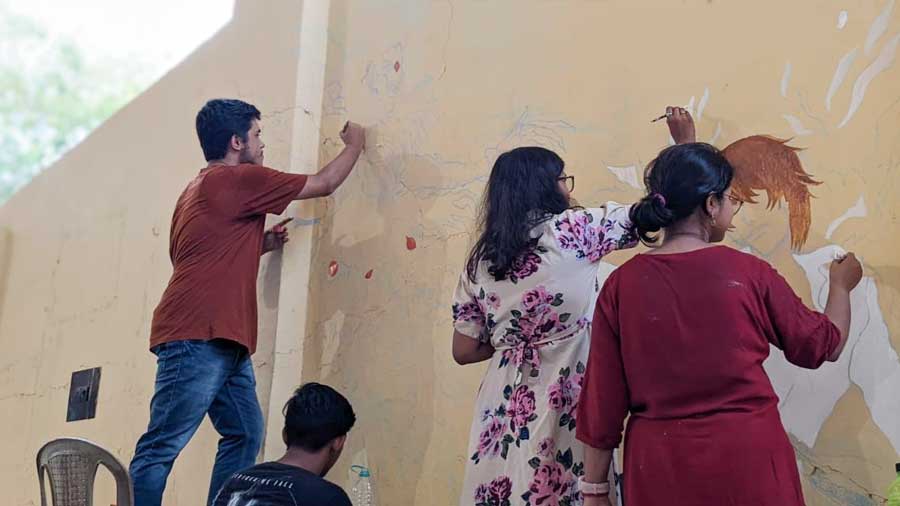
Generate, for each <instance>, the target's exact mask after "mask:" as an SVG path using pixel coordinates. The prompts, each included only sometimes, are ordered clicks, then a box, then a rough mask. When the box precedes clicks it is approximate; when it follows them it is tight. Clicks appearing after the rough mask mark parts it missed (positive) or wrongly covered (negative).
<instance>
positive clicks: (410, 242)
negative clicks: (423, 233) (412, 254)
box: [406, 236, 416, 251]
mask: <svg viewBox="0 0 900 506" xmlns="http://www.w3.org/2000/svg"><path fill="white" fill-rule="evenodd" d="M406 249H408V250H410V251H412V250H414V249H416V240H415V238H412V237H410V236H406Z"/></svg>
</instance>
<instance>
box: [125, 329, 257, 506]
mask: <svg viewBox="0 0 900 506" xmlns="http://www.w3.org/2000/svg"><path fill="white" fill-rule="evenodd" d="M153 353H155V354H156V356H157V362H156V387H155V391H154V392H153V399H152V400H151V401H150V424H149V426H148V427H147V432H146V433H145V434H144V435H143V436H141V438H140V439H139V440H138V443H137V448H136V449H135V452H134V458H133V459H132V460H131V466H130V468H129V473H130V474H131V479H132V481H133V483H134V504H135V506H160V504H161V503H162V496H163V490H165V488H166V479H167V478H168V477H169V472H170V471H171V470H172V464H173V463H174V462H175V458H176V457H177V456H178V454H179V453H180V452H181V450H182V449H183V448H184V447H185V445H187V443H188V441H190V439H191V437H193V435H194V432H196V431H197V427H199V426H200V422H202V421H203V417H204V416H206V414H207V413H209V419H210V421H211V422H212V424H213V427H215V429H216V431H218V433H219V435H220V436H222V437H221V439H219V449H218V452H217V453H216V462H215V465H214V466H213V471H212V478H211V479H210V484H209V496H208V498H207V502H206V503H207V504H212V501H213V500H214V499H215V497H216V494H217V493H218V491H219V488H221V486H222V484H223V483H224V482H225V480H227V479H228V478H229V477H230V476H231V475H232V474H233V473H235V472H236V471H239V470H241V469H245V468H247V467H250V466H252V465H253V464H254V463H255V462H256V454H257V453H258V452H259V448H260V445H261V444H262V436H263V416H262V410H261V409H260V407H259V400H257V398H256V378H255V377H254V375H253V364H252V363H251V361H250V355H249V354H248V353H247V349H246V348H244V347H243V346H241V345H240V344H237V343H234V342H231V341H225V340H221V339H216V340H212V341H196V340H187V341H172V342H168V343H164V344H161V345H159V346H157V347H155V348H153Z"/></svg>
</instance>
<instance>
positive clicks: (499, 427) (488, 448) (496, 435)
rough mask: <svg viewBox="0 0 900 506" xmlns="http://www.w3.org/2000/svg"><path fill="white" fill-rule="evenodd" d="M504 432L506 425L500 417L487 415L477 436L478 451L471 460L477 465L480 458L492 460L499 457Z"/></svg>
mask: <svg viewBox="0 0 900 506" xmlns="http://www.w3.org/2000/svg"><path fill="white" fill-rule="evenodd" d="M505 431H506V424H505V423H504V421H503V420H502V419H501V417H500V416H497V415H492V414H488V415H487V417H486V418H485V420H484V423H483V425H482V430H481V434H479V435H478V450H477V451H476V452H475V455H473V456H472V460H474V461H475V463H476V464H477V463H478V462H479V461H480V460H481V459H482V458H494V457H496V456H497V455H499V454H500V450H501V448H502V447H503V433H504V432H505Z"/></svg>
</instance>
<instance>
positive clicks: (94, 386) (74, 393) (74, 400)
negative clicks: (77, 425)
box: [66, 367, 100, 422]
mask: <svg viewBox="0 0 900 506" xmlns="http://www.w3.org/2000/svg"><path fill="white" fill-rule="evenodd" d="M99 388H100V368H99V367H95V368H93V369H85V370H83V371H75V372H73V373H72V383H71V384H69V408H68V409H67V410H66V421H67V422H74V421H75V420H87V419H89V418H94V415H96V413H97V390H98V389H99Z"/></svg>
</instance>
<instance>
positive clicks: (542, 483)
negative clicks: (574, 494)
mask: <svg viewBox="0 0 900 506" xmlns="http://www.w3.org/2000/svg"><path fill="white" fill-rule="evenodd" d="M567 482H568V480H567V479H566V471H565V469H564V468H563V466H562V465H561V464H560V463H559V462H547V463H543V464H541V465H539V466H538V468H537V469H535V471H534V478H532V479H531V484H530V485H529V486H528V492H526V495H528V498H527V499H526V500H527V501H528V502H527V503H526V504H529V505H538V504H539V505H541V506H559V504H560V499H561V498H562V497H563V495H564V492H565V488H566V483H567ZM529 492H530V494H529ZM523 497H524V496H523Z"/></svg>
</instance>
